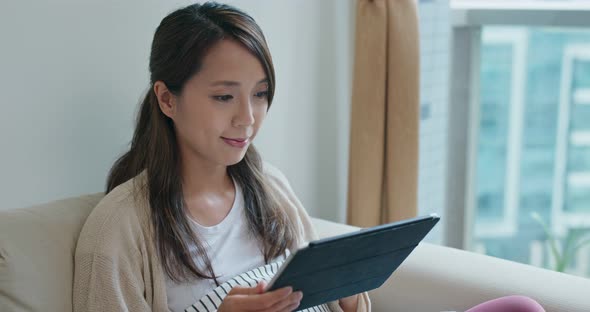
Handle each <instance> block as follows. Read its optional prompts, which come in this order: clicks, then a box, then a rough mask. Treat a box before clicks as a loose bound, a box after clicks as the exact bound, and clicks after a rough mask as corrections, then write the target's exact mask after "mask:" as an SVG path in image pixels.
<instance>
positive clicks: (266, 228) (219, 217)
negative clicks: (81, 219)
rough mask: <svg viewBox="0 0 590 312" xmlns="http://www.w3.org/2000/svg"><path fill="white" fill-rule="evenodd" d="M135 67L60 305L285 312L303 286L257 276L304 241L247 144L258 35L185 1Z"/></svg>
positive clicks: (239, 20) (248, 23) (288, 205)
mask: <svg viewBox="0 0 590 312" xmlns="http://www.w3.org/2000/svg"><path fill="white" fill-rule="evenodd" d="M149 68H150V73H151V77H150V81H151V83H150V89H149V91H148V93H147V94H146V96H145V99H144V100H143V102H142V104H141V108H140V111H139V116H138V120H137V125H136V128H135V132H134V135H133V139H132V142H131V148H130V150H129V151H128V152H127V153H125V154H124V155H123V156H122V157H121V158H119V159H118V160H117V161H116V162H115V164H114V165H113V167H112V169H111V171H110V173H109V176H108V180H107V190H106V193H107V195H106V196H105V198H104V199H103V200H102V201H101V202H100V203H99V204H98V206H97V207H96V208H95V209H94V210H93V211H92V213H91V214H90V216H89V217H88V219H87V221H86V223H85V225H84V227H83V229H82V231H81V233H80V237H79V240H78V245H77V248H76V255H75V277H74V296H73V297H74V298H73V299H74V311H169V310H172V311H215V310H217V311H222V312H229V311H293V310H295V309H296V308H297V306H298V305H299V303H300V301H301V298H302V296H303V295H305V294H301V292H293V290H292V289H291V288H289V287H287V288H282V289H279V290H275V291H272V292H265V291H264V287H265V283H266V281H268V280H269V279H270V278H271V277H272V275H273V274H274V273H276V269H277V268H278V266H279V265H280V264H281V263H282V261H284V260H285V258H286V257H287V256H288V254H289V252H290V250H294V249H296V248H298V247H299V246H302V245H304V244H305V242H306V241H310V240H313V239H316V238H317V236H316V234H315V232H314V230H313V228H312V225H311V222H310V218H309V216H308V215H307V213H306V212H305V210H304V209H303V207H302V206H301V203H300V202H299V200H298V199H297V197H296V196H295V195H294V194H293V191H292V190H291V187H290V186H289V184H288V182H287V181H286V179H285V177H284V176H283V175H282V174H281V173H280V172H279V171H278V170H277V169H274V168H272V167H271V166H269V165H267V164H264V163H263V162H262V161H261V159H260V156H259V155H258V153H257V152H256V149H255V148H254V146H253V145H252V144H251V143H252V141H253V140H254V138H255V137H256V134H257V133H258V130H259V129H260V127H261V125H262V123H263V121H264V119H265V117H266V113H267V111H268V109H269V107H270V105H271V103H272V99H273V95H274V88H275V74H274V69H273V63H272V59H271V56H270V53H269V51H268V47H267V44H266V41H265V38H264V35H263V33H262V31H261V30H260V28H259V27H258V25H257V24H256V23H255V21H254V20H253V19H252V18H251V17H250V16H248V15H247V14H245V13H243V12H241V11H239V10H237V9H235V8H233V7H230V6H227V5H221V4H216V3H205V4H202V5H199V4H194V5H190V6H187V7H185V8H182V9H179V10H177V11H175V12H173V13H171V14H170V15H168V16H166V17H165V18H164V19H163V20H162V22H161V23H160V25H159V26H158V28H157V30H156V32H155V34H154V39H153V43H152V49H151V55H150V64H149ZM313 311H347V312H348V311H370V300H369V297H368V296H367V294H366V293H362V294H358V295H354V296H351V297H348V298H342V299H340V300H338V301H336V302H330V303H327V304H324V305H320V306H317V307H314V308H313Z"/></svg>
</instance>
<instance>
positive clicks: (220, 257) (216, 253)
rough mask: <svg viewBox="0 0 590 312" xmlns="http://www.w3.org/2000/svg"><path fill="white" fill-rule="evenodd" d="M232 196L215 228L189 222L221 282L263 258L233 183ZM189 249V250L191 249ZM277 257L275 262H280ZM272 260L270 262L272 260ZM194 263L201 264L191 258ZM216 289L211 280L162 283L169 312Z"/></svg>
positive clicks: (239, 189)
mask: <svg viewBox="0 0 590 312" xmlns="http://www.w3.org/2000/svg"><path fill="white" fill-rule="evenodd" d="M234 185H235V188H236V194H235V199H234V203H233V205H232V208H231V210H230V211H229V213H228V215H227V216H226V217H225V218H224V219H223V220H222V221H221V222H220V223H219V224H217V225H214V226H209V227H205V226H202V225H200V224H198V223H197V222H196V221H194V220H193V219H190V218H189V219H190V222H191V226H192V227H193V230H194V231H195V232H196V233H197V235H198V237H199V238H200V239H201V240H202V241H203V245H204V246H206V247H207V255H208V256H209V259H210V260H211V265H212V266H213V271H214V272H215V274H216V275H217V276H219V278H218V279H217V280H218V282H219V283H220V284H221V283H224V282H226V281H227V280H229V279H231V278H232V277H234V276H236V275H238V274H240V273H243V272H246V271H248V270H251V269H253V268H256V267H259V266H262V265H264V255H263V253H262V249H261V245H260V243H259V242H258V240H257V239H256V238H255V237H253V236H252V234H251V233H250V232H249V230H248V223H247V220H246V214H245V213H244V196H243V194H242V190H241V188H240V187H239V185H238V184H237V183H236V182H235V181H234ZM195 249H196V248H195V247H192V248H191V250H195ZM284 259H285V256H281V257H279V258H277V259H275V260H284ZM273 261H274V260H273ZM195 263H202V262H201V261H199V260H198V259H195ZM201 268H202V267H201ZM215 287H216V285H215V282H214V281H213V280H211V279H200V280H196V281H192V282H190V283H180V284H179V283H176V282H174V281H172V280H170V279H169V278H167V280H166V294H167V296H168V307H169V308H170V310H171V311H173V312H176V311H182V312H184V310H185V309H186V308H187V307H189V306H191V305H192V304H193V303H195V302H197V301H199V299H201V298H202V297H203V296H204V295H206V294H207V293H208V292H209V291H211V290H212V289H214V288H215Z"/></svg>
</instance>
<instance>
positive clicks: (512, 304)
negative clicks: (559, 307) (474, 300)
mask: <svg viewBox="0 0 590 312" xmlns="http://www.w3.org/2000/svg"><path fill="white" fill-rule="evenodd" d="M466 312H545V309H543V307H541V305H540V304H539V303H537V302H536V301H535V300H533V299H531V298H529V297H525V296H507V297H502V298H498V299H494V300H490V301H487V302H484V303H482V304H479V305H477V306H475V307H473V308H471V309H469V310H467V311H466Z"/></svg>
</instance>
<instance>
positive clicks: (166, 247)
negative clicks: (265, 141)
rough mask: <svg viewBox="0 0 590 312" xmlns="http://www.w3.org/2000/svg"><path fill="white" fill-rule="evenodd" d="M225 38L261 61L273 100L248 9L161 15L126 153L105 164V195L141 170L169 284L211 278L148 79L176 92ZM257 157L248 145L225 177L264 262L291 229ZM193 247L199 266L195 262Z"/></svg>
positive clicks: (261, 41) (263, 50)
mask: <svg viewBox="0 0 590 312" xmlns="http://www.w3.org/2000/svg"><path fill="white" fill-rule="evenodd" d="M223 39H232V40H235V41H237V42H239V43H241V44H242V45H243V46H244V47H246V48H247V49H248V50H249V51H250V52H251V53H252V54H253V55H255V56H256V57H257V58H258V60H259V61H260V63H261V65H262V67H263V68H264V70H265V72H266V76H267V79H268V88H269V91H268V102H269V106H270V103H271V102H272V98H273V94H274V88H275V74H274V68H273V64H272V59H271V56H270V52H269V50H268V46H267V44H266V40H265V38H264V35H263V33H262V30H261V29H260V27H259V26H258V25H257V24H256V22H255V21H254V19H253V18H252V17H250V16H248V15H247V14H246V13H244V12H242V11H240V10H238V9H236V8H234V7H231V6H228V5H223V4H218V3H214V2H207V3H204V4H193V5H189V6H187V7H184V8H181V9H179V10H177V11H174V12H172V13H171V14H169V15H168V16H166V17H165V18H164V19H163V20H162V22H161V23H160V25H159V26H158V28H157V29H156V33H155V34H154V40H153V43H152V49H151V55H150V73H151V76H150V81H151V84H150V89H149V91H148V93H147V94H146V96H145V99H144V100H143V102H142V104H141V108H140V111H139V113H138V119H137V125H136V127H135V132H134V134H133V139H132V141H131V148H130V150H129V151H128V152H127V153H125V154H124V155H123V156H121V157H120V158H119V159H118V160H117V161H116V162H115V164H114V165H113V167H112V168H111V171H110V173H109V176H108V179H107V193H108V192H110V191H111V190H113V189H114V188H115V187H117V186H118V185H120V184H122V183H124V182H125V181H128V180H130V179H132V178H134V177H136V176H137V175H139V174H140V173H142V172H144V171H145V175H146V181H145V183H144V186H143V187H142V188H141V189H140V188H138V190H139V191H137V192H141V194H142V195H143V196H144V198H145V199H146V200H147V203H148V204H149V207H150V216H151V223H152V224H151V225H152V227H153V229H152V231H153V234H154V235H153V236H154V239H155V245H156V248H157V249H158V254H159V256H160V260H161V262H162V265H163V266H164V270H165V272H166V273H167V274H168V276H169V277H170V278H171V279H173V280H175V281H188V280H191V279H194V278H205V279H213V280H214V281H215V282H216V283H217V278H216V276H215V273H214V272H213V268H212V266H211V261H210V259H209V257H208V256H207V253H206V250H205V248H204V246H203V244H202V243H201V241H200V240H199V238H198V237H197V235H196V233H194V231H193V230H192V229H191V227H190V223H189V219H188V216H187V213H186V210H185V204H184V197H183V194H182V184H181V176H180V156H179V150H178V142H177V140H176V135H175V132H174V126H173V121H172V120H171V119H170V118H168V117H167V116H166V115H164V114H163V113H162V111H161V110H160V108H159V105H158V100H157V98H156V94H155V93H154V90H153V84H154V83H155V82H156V81H162V82H164V83H165V84H166V86H167V87H168V89H169V90H170V91H171V92H172V93H173V94H175V95H179V94H180V93H181V92H182V88H183V86H184V85H185V83H186V82H187V80H189V79H190V78H191V77H192V76H193V75H195V74H196V73H197V72H199V70H200V67H201V65H202V64H201V62H202V60H203V58H204V56H205V55H206V53H207V52H208V50H209V49H210V48H211V47H212V46H213V45H215V44H216V43H218V42H220V41H221V40H223ZM262 170H263V168H262V161H261V159H260V156H259V154H258V152H257V151H256V149H255V148H254V146H253V145H251V146H250V147H249V148H248V150H247V152H246V155H245V157H244V159H242V160H241V161H240V162H239V163H237V164H235V165H233V166H230V167H228V174H229V175H230V176H231V177H232V178H233V179H234V180H235V181H236V183H238V185H239V186H240V187H241V188H242V190H243V192H242V193H243V196H244V201H245V211H246V215H247V220H248V224H249V226H250V229H251V231H252V233H253V234H254V235H255V237H256V238H257V239H259V241H260V242H261V243H262V246H263V248H262V249H263V250H262V252H263V254H264V259H265V262H266V263H268V262H269V261H270V260H271V259H273V258H275V257H277V256H279V255H281V254H282V253H283V252H285V249H286V248H287V247H288V246H290V245H291V244H292V243H293V242H294V240H295V229H294V226H293V225H292V224H291V222H290V221H289V220H288V217H287V215H286V213H285V212H284V211H283V210H281V207H279V205H278V203H277V200H276V198H274V197H273V196H272V193H271V192H270V191H269V186H268V184H267V182H266V179H265V176H264V174H263V171H262ZM191 245H192V246H196V249H197V255H198V256H199V259H200V260H202V262H203V264H204V266H205V268H204V270H202V269H201V268H199V265H198V264H197V263H195V261H194V260H193V255H192V254H191V252H190V251H189V246H191Z"/></svg>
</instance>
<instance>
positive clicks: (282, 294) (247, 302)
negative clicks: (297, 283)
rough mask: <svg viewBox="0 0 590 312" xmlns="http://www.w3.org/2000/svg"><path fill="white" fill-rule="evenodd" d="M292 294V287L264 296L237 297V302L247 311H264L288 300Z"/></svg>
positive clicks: (267, 293)
mask: <svg viewBox="0 0 590 312" xmlns="http://www.w3.org/2000/svg"><path fill="white" fill-rule="evenodd" d="M292 292H293V289H292V288H291V287H283V288H281V289H277V290H275V291H271V292H266V293H264V294H258V295H236V300H239V302H240V305H241V306H243V307H244V308H246V309H256V310H264V309H268V308H270V307H272V306H273V305H275V304H276V303H277V302H279V301H281V300H283V299H286V298H287V296H289V295H290V294H291V293H292Z"/></svg>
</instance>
